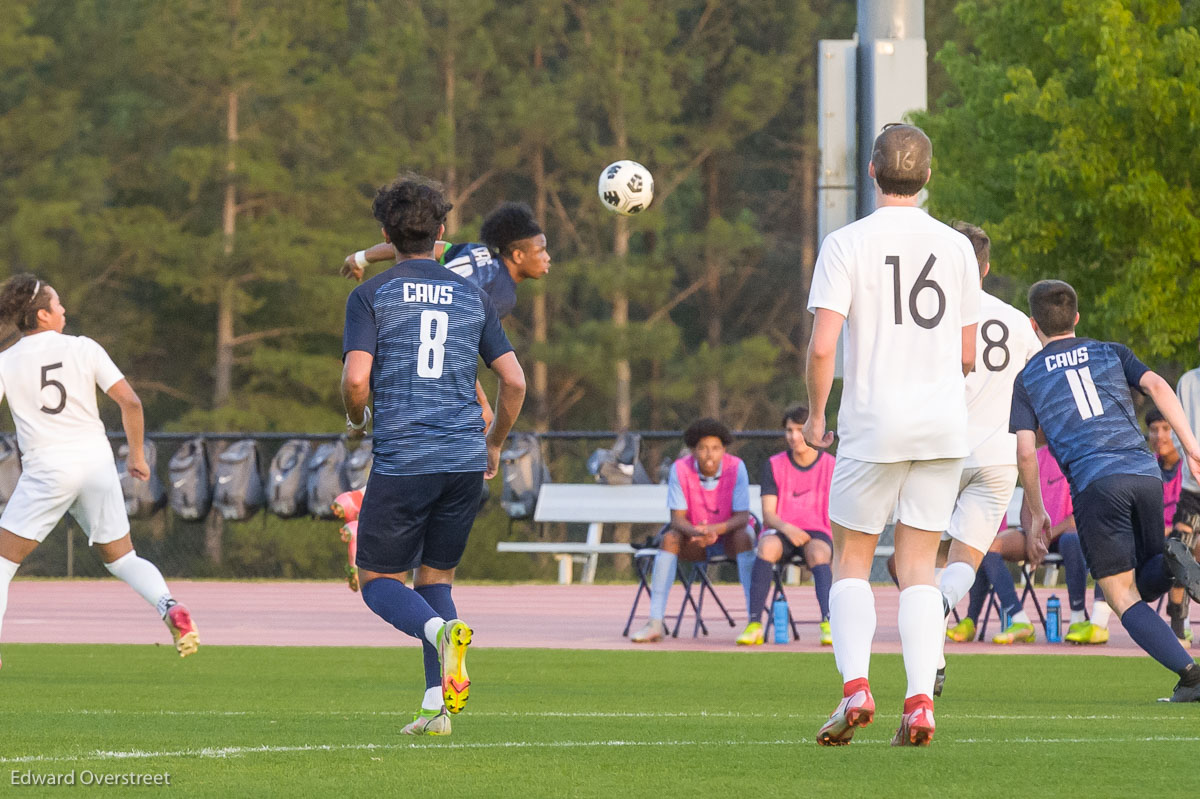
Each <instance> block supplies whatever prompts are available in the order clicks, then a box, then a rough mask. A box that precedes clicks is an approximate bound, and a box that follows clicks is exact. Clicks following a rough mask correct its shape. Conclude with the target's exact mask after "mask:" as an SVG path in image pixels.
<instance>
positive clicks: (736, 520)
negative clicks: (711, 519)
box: [717, 510, 750, 535]
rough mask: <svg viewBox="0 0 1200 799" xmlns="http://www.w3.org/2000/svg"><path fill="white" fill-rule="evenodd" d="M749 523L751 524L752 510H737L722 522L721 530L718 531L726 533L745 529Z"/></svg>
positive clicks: (720, 533) (721, 533)
mask: <svg viewBox="0 0 1200 799" xmlns="http://www.w3.org/2000/svg"><path fill="white" fill-rule="evenodd" d="M748 524H750V511H748V510H739V511H736V512H735V513H734V514H733V515H732V516H730V517H729V518H728V519H726V520H725V521H723V522H721V531H720V532H719V533H717V535H725V534H726V533H732V532H734V531H736V530H745V529H746V525H748Z"/></svg>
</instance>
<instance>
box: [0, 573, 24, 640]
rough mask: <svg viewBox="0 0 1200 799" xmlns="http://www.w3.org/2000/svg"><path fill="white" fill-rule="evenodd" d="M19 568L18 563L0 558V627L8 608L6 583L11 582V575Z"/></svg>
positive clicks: (2, 624)
mask: <svg viewBox="0 0 1200 799" xmlns="http://www.w3.org/2000/svg"><path fill="white" fill-rule="evenodd" d="M19 568H21V564H20V563H13V562H12V561H11V560H9V559H8V558H0V629H2V628H3V627H4V611H5V610H7V609H8V584H9V583H11V582H12V578H13V575H15V574H16V573H17V569H19Z"/></svg>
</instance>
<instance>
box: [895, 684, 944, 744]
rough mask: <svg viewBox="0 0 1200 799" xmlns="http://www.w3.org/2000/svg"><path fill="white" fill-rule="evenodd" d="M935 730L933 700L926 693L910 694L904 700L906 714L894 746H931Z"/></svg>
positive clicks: (897, 731)
mask: <svg viewBox="0 0 1200 799" xmlns="http://www.w3.org/2000/svg"><path fill="white" fill-rule="evenodd" d="M933 730H934V723H933V700H932V699H931V698H929V697H928V696H926V695H925V694H917V695H916V696H910V697H909V698H908V699H905V700H904V715H903V716H901V717H900V729H898V730H896V735H895V737H894V738H892V746H929V744H930V742H931V741H932V740H933Z"/></svg>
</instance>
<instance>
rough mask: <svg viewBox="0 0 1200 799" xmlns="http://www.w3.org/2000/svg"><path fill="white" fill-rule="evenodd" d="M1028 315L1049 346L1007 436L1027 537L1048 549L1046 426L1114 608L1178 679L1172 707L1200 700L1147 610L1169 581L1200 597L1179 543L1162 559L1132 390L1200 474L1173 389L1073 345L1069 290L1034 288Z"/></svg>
mask: <svg viewBox="0 0 1200 799" xmlns="http://www.w3.org/2000/svg"><path fill="white" fill-rule="evenodd" d="M1029 306H1030V310H1031V311H1032V312H1033V322H1034V330H1035V331H1036V332H1037V334H1038V338H1039V339H1040V340H1041V341H1042V342H1043V343H1044V344H1045V347H1044V348H1043V349H1042V351H1041V352H1039V353H1038V354H1037V355H1036V356H1035V357H1034V358H1033V360H1031V361H1030V362H1029V364H1028V365H1027V366H1026V367H1025V369H1024V370H1023V371H1022V372H1021V375H1020V377H1018V378H1017V383H1016V386H1015V387H1014V389H1013V407H1012V420H1011V424H1010V429H1011V430H1012V431H1013V432H1014V433H1016V434H1017V467H1018V469H1019V470H1020V472H1021V483H1022V485H1024V486H1025V487H1026V489H1025V490H1026V494H1027V495H1028V496H1029V507H1030V509H1031V511H1032V521H1031V524H1030V531H1031V534H1032V535H1034V536H1038V537H1039V538H1040V541H1041V542H1043V543H1044V541H1045V538H1044V534H1045V529H1046V528H1047V527H1049V518H1048V516H1047V514H1046V509H1045V507H1044V506H1043V504H1042V496H1041V486H1040V481H1039V479H1038V463H1037V453H1036V450H1035V446H1036V444H1035V434H1034V431H1035V430H1037V429H1038V427H1039V426H1040V427H1041V428H1042V429H1043V430H1044V431H1045V433H1046V441H1047V443H1048V444H1049V446H1050V451H1051V452H1052V453H1053V454H1054V456H1055V459H1056V460H1057V461H1058V462H1059V464H1061V465H1062V467H1063V473H1064V474H1066V476H1067V480H1068V482H1070V484H1071V498H1072V502H1073V504H1074V507H1075V521H1076V522H1077V524H1078V527H1079V540H1080V543H1081V544H1082V545H1083V555H1084V558H1085V559H1086V560H1087V564H1088V568H1089V569H1090V570H1091V572H1092V576H1093V577H1095V578H1096V581H1097V582H1099V583H1100V587H1101V588H1102V589H1103V590H1104V595H1105V597H1106V598H1107V600H1108V604H1109V605H1111V606H1112V608H1113V610H1114V611H1116V612H1117V614H1118V615H1119V616H1120V619H1121V624H1122V626H1124V627H1125V630H1126V632H1128V633H1129V636H1130V637H1131V638H1132V639H1133V640H1134V641H1135V642H1136V643H1137V644H1138V646H1140V647H1141V648H1142V649H1144V650H1145V651H1146V652H1147V653H1148V654H1149V655H1150V656H1151V657H1153V658H1154V659H1155V660H1157V661H1158V662H1159V663H1161V664H1162V665H1163V666H1165V667H1167V668H1168V669H1170V670H1171V671H1173V672H1175V673H1176V674H1178V675H1179V682H1178V684H1177V685H1176V686H1175V691H1174V693H1173V694H1172V696H1171V701H1172V702H1194V701H1200V666H1197V664H1196V663H1194V662H1193V661H1192V658H1191V656H1189V655H1188V653H1187V650H1186V649H1184V648H1183V647H1182V646H1180V644H1179V641H1178V639H1176V638H1175V635H1174V634H1173V633H1172V632H1171V628H1170V627H1168V626H1167V623H1166V622H1165V621H1163V619H1162V618H1161V617H1160V616H1159V615H1158V614H1157V613H1155V612H1154V610H1153V609H1152V608H1151V607H1150V606H1149V605H1148V604H1146V600H1153V599H1156V598H1157V597H1160V596H1162V595H1163V594H1164V593H1166V591H1167V589H1168V588H1170V586H1171V577H1172V576H1174V577H1175V579H1177V580H1179V581H1180V583H1182V584H1183V585H1184V587H1185V588H1186V589H1187V590H1188V592H1189V593H1190V594H1191V595H1192V596H1193V597H1196V596H1200V564H1197V563H1196V560H1195V558H1193V557H1192V554H1191V552H1189V551H1188V550H1187V548H1186V547H1185V546H1184V545H1183V544H1182V542H1180V541H1178V540H1176V539H1167V544H1166V547H1165V556H1164V545H1163V530H1162V516H1163V506H1162V501H1163V494H1162V479H1161V476H1160V472H1159V469H1158V464H1157V463H1156V462H1155V460H1154V457H1153V456H1152V455H1151V454H1150V452H1149V450H1147V449H1146V445H1145V440H1144V439H1143V438H1142V432H1141V430H1140V429H1139V428H1138V426H1137V423H1136V421H1135V420H1136V416H1135V415H1134V413H1133V398H1132V396H1131V395H1130V389H1131V388H1137V389H1138V390H1139V391H1142V392H1144V393H1146V394H1149V395H1150V397H1151V399H1153V400H1154V404H1155V405H1157V406H1158V409H1159V410H1160V411H1161V412H1162V414H1163V417H1164V418H1166V420H1167V421H1168V422H1169V423H1170V425H1171V428H1172V429H1173V430H1174V431H1175V433H1176V435H1178V436H1179V440H1180V442H1181V443H1182V445H1183V448H1184V452H1185V453H1186V457H1187V459H1188V461H1189V466H1190V467H1191V468H1192V469H1200V444H1197V443H1196V437H1195V436H1194V435H1193V434H1192V431H1191V430H1189V429H1188V426H1187V418H1186V416H1185V415H1184V412H1183V408H1182V407H1181V406H1180V404H1179V400H1178V399H1177V398H1176V396H1175V393H1174V392H1173V391H1172V390H1171V387H1170V385H1169V384H1168V383H1167V381H1165V380H1163V379H1162V378H1161V377H1159V376H1158V375H1157V374H1155V373H1154V372H1152V371H1150V370H1149V369H1148V368H1146V366H1145V364H1143V363H1142V362H1141V361H1139V360H1138V359H1137V356H1135V355H1134V354H1133V353H1132V352H1131V351H1130V350H1129V348H1128V347H1125V346H1124V345H1121V344H1113V343H1109V342H1103V341H1095V340H1094V339H1088V338H1076V337H1075V327H1076V325H1078V324H1079V311H1078V307H1079V306H1078V299H1077V298H1076V295H1075V290H1074V289H1073V288H1071V286H1070V285H1069V284H1067V283H1064V282H1063V281H1061V280H1042V281H1039V282H1037V283H1035V284H1033V286H1032V287H1031V288H1030V289H1029ZM1042 551H1043V552H1044V550H1042ZM1036 554H1037V553H1035V555H1036ZM1035 561H1036V557H1035Z"/></svg>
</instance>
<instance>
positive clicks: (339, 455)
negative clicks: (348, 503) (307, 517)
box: [307, 440, 349, 519]
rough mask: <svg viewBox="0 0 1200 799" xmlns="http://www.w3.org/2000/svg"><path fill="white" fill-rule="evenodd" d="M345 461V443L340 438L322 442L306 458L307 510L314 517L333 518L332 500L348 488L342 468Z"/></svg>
mask: <svg viewBox="0 0 1200 799" xmlns="http://www.w3.org/2000/svg"><path fill="white" fill-rule="evenodd" d="M345 461H346V445H345V444H343V443H342V442H341V440H338V441H328V442H326V443H324V444H322V445H321V446H319V447H317V451H316V452H314V453H313V456H312V457H311V458H309V459H308V480H307V494H308V512H309V513H311V514H312V515H313V516H314V517H316V518H318V519H332V518H334V514H333V508H332V507H331V506H332V505H333V501H334V500H335V499H337V497H338V495H339V494H341V493H342V492H343V491H347V490H349V487H348V486H347V485H346V471H345V469H343V468H342V465H343V464H344V463H345Z"/></svg>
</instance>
